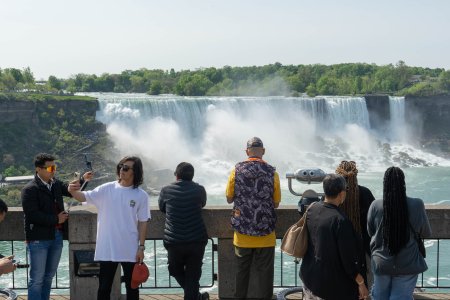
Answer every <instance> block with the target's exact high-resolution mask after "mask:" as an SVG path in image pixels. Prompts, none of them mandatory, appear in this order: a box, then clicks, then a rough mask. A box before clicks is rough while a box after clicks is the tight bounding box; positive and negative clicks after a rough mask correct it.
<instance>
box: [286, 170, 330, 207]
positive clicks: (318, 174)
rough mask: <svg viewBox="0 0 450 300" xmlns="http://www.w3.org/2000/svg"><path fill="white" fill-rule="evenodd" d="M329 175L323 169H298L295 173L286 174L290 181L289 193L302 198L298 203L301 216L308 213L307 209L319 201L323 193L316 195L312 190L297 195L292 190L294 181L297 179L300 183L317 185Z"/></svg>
mask: <svg viewBox="0 0 450 300" xmlns="http://www.w3.org/2000/svg"><path fill="white" fill-rule="evenodd" d="M326 175H327V174H326V173H325V172H324V171H322V170H321V169H298V170H297V171H295V172H294V173H286V178H287V180H288V187H289V191H290V192H291V193H292V194H293V195H295V196H300V197H301V198H300V200H299V201H298V212H299V214H300V215H303V213H304V212H305V211H306V208H307V207H308V206H309V205H310V204H311V203H312V202H315V201H319V200H320V197H321V196H323V193H316V192H315V191H314V190H312V189H308V190H305V191H303V192H302V193H297V192H295V191H294V190H293V188H292V179H296V180H297V181H299V182H302V183H305V184H317V183H321V182H322V181H323V179H324V178H325V176H326Z"/></svg>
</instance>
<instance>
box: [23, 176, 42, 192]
mask: <svg viewBox="0 0 450 300" xmlns="http://www.w3.org/2000/svg"><path fill="white" fill-rule="evenodd" d="M37 186H38V184H37V181H36V178H33V179H31V180H30V181H28V182H27V183H26V184H25V185H24V186H23V189H24V190H25V189H31V188H35V187H37Z"/></svg>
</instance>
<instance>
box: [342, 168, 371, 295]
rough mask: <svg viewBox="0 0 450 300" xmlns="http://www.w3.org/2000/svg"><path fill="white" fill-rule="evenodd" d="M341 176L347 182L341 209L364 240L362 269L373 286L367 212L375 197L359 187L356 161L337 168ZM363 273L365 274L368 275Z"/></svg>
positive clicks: (367, 281) (369, 283)
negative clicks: (345, 194)
mask: <svg viewBox="0 0 450 300" xmlns="http://www.w3.org/2000/svg"><path fill="white" fill-rule="evenodd" d="M336 174H339V175H341V176H343V177H344V178H345V181H347V196H346V197H345V201H344V203H343V204H342V205H341V206H340V209H342V210H343V211H344V213H345V214H346V215H347V217H348V218H349V219H350V221H351V222H352V225H353V229H354V230H355V231H356V233H358V235H359V236H360V237H361V238H362V243H363V251H364V252H365V253H361V261H362V262H363V263H362V267H363V268H364V269H366V272H367V274H364V275H367V276H364V277H365V280H366V283H367V287H369V289H370V287H371V286H372V283H373V276H372V272H371V271H370V237H369V235H368V234H367V212H368V211H369V207H370V204H372V202H373V200H375V197H374V196H373V194H372V192H371V191H370V190H369V189H368V188H366V187H365V186H362V185H358V178H357V175H358V169H357V168H356V163H355V162H354V161H346V160H343V161H342V162H341V163H340V164H339V166H338V167H337V168H336ZM366 272H363V273H366Z"/></svg>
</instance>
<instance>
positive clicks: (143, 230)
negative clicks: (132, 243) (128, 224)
mask: <svg viewBox="0 0 450 300" xmlns="http://www.w3.org/2000/svg"><path fill="white" fill-rule="evenodd" d="M138 232H139V245H145V237H146V236H147V221H145V222H141V221H139V222H138ZM143 261H144V249H143V248H142V247H138V251H137V253H136V262H143Z"/></svg>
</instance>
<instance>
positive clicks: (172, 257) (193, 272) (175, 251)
mask: <svg viewBox="0 0 450 300" xmlns="http://www.w3.org/2000/svg"><path fill="white" fill-rule="evenodd" d="M206 244H207V242H193V243H186V244H167V243H164V247H165V248H166V249H167V258H168V261H167V264H168V269H169V274H170V275H171V276H173V277H174V278H175V280H176V281H177V282H178V284H179V285H180V286H181V287H182V288H183V290H184V300H197V299H199V298H200V292H199V290H200V283H199V282H200V277H202V265H203V256H204V255H205V247H206Z"/></svg>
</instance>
